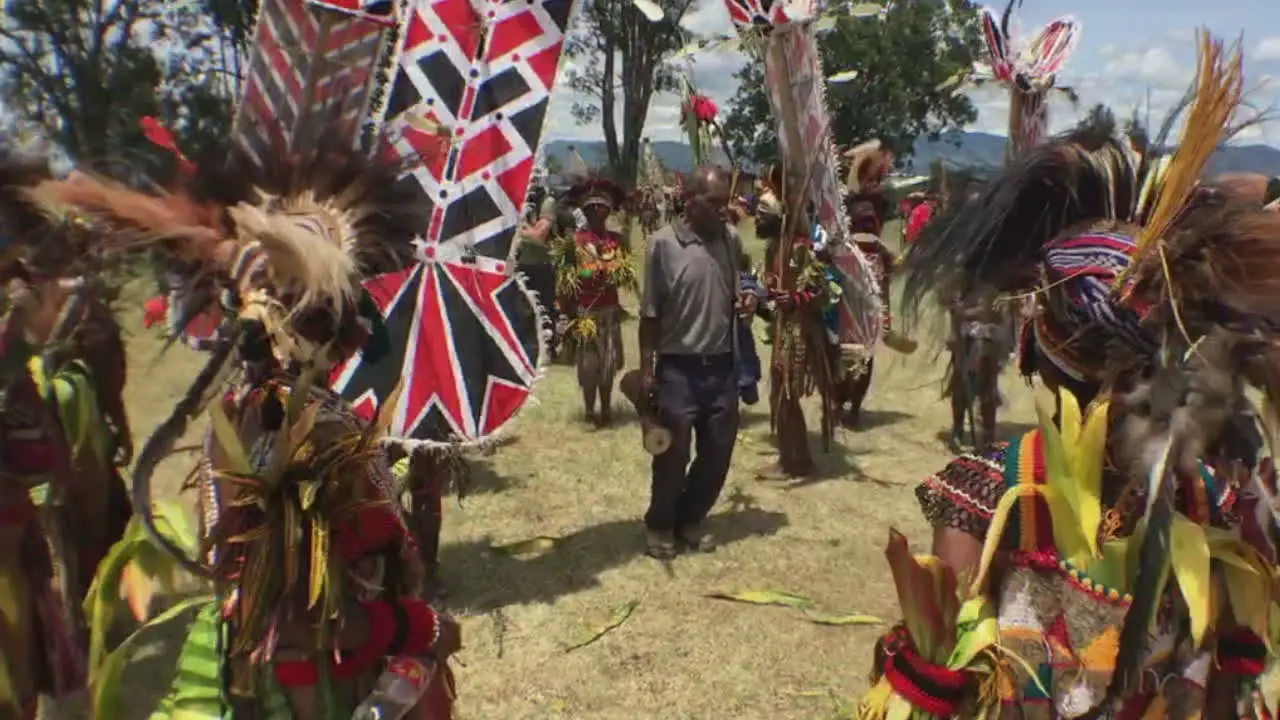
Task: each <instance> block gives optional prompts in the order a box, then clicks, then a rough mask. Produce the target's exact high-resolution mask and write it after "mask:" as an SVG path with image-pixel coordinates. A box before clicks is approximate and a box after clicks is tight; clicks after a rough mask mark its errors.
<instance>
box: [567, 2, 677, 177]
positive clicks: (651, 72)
mask: <svg viewBox="0 0 1280 720" xmlns="http://www.w3.org/2000/svg"><path fill="white" fill-rule="evenodd" d="M654 4H656V5H657V6H658V7H660V8H661V9H662V11H663V13H664V17H663V19H662V20H660V21H659V22H650V21H649V20H648V19H647V18H646V17H645V16H644V15H643V14H641V12H640V11H639V10H637V9H636V7H635V5H634V4H632V1H631V0H586V4H585V6H584V7H583V8H582V11H581V12H580V13H579V17H578V21H577V22H578V25H577V32H575V33H572V34H570V36H569V38H568V39H567V40H566V41H565V54H566V55H567V56H568V57H569V58H570V59H572V60H574V67H573V68H571V69H570V70H569V71H568V73H567V74H566V77H565V80H566V83H567V84H568V86H569V87H570V88H571V89H573V90H574V91H575V92H577V93H578V94H579V96H581V97H583V98H585V99H584V100H582V101H578V102H575V103H574V105H573V115H574V118H575V119H576V120H577V121H578V124H579V125H586V124H588V123H595V122H600V124H601V127H602V128H603V130H604V141H605V149H606V151H607V153H608V160H609V167H610V169H611V170H612V174H613V175H614V177H616V178H617V179H619V180H620V181H623V182H625V183H627V184H631V183H632V182H634V181H635V178H636V171H637V169H638V168H639V166H640V141H641V138H642V137H643V135H644V126H645V119H646V118H647V117H648V115H649V106H650V104H651V103H652V102H653V96H654V95H655V94H656V93H661V92H675V91H677V90H678V89H679V85H678V80H679V75H678V71H677V69H676V67H675V65H674V64H673V63H672V62H670V58H671V56H672V55H673V54H674V53H675V52H676V51H677V50H680V49H681V48H683V47H684V45H685V38H684V33H683V32H682V31H681V29H680V26H679V22H680V19H681V18H682V17H684V15H685V13H687V12H688V11H689V9H690V8H691V7H692V6H693V0H656V2H655V3H654ZM619 120H621V123H622V126H621V127H619V126H618V122H619Z"/></svg>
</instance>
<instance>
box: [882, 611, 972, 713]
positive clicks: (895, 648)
mask: <svg viewBox="0 0 1280 720" xmlns="http://www.w3.org/2000/svg"><path fill="white" fill-rule="evenodd" d="M880 649H881V651H882V652H883V653H884V677H885V679H886V680H888V681H889V685H891V686H892V687H893V689H894V691H895V692H897V693H898V694H899V695H901V696H902V697H903V698H904V699H906V701H907V702H909V703H911V705H912V706H913V707H916V708H918V709H920V710H924V711H925V712H928V713H932V714H934V715H937V716H939V717H951V716H952V715H954V714H955V713H956V712H958V711H959V710H960V704H961V702H963V700H964V697H965V690H966V689H967V688H968V687H969V673H968V672H967V671H964V670H951V669H948V668H945V667H942V666H940V665H935V664H933V663H931V662H929V661H928V660H925V659H924V658H923V657H921V656H920V653H918V652H916V648H915V643H913V642H912V641H911V635H910V634H909V633H907V629H906V628H905V627H903V626H902V625H899V626H897V627H895V628H894V629H893V630H891V631H889V634H888V635H886V636H885V637H884V638H882V639H881V640H880Z"/></svg>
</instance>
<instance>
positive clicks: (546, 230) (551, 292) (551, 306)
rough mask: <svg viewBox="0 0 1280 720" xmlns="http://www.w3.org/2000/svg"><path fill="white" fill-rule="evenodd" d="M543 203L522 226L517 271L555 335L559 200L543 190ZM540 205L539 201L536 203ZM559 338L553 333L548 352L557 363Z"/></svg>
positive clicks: (545, 328)
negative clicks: (554, 236)
mask: <svg viewBox="0 0 1280 720" xmlns="http://www.w3.org/2000/svg"><path fill="white" fill-rule="evenodd" d="M540 190H541V193H540V196H541V202H539V203H538V209H537V214H536V216H535V217H533V218H530V221H529V222H525V223H522V224H521V226H520V238H521V239H520V247H519V249H518V250H517V255H516V269H517V270H519V272H520V273H521V274H522V275H524V278H525V284H526V286H527V287H528V288H529V289H530V290H532V291H534V292H535V293H537V294H538V307H539V308H541V310H542V317H543V323H544V324H545V326H544V330H547V331H551V330H553V329H554V328H555V327H556V324H557V321H558V320H559V312H558V311H557V309H556V302H555V301H556V270H555V265H554V264H553V263H552V260H551V246H550V243H551V235H552V229H553V226H554V224H555V219H556V199H555V198H554V197H553V196H552V195H551V193H550V192H548V191H546V189H545V188H540ZM535 202H537V200H535ZM557 340H558V338H557V337H556V335H555V333H554V332H552V333H551V340H550V341H549V343H548V352H549V353H550V354H551V359H552V360H555V358H556V353H557V351H558V349H559V348H558V345H559V343H558V342H557Z"/></svg>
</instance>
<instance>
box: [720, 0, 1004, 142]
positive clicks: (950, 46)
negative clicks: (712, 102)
mask: <svg viewBox="0 0 1280 720" xmlns="http://www.w3.org/2000/svg"><path fill="white" fill-rule="evenodd" d="M946 2H948V3H949V4H950V6H951V12H950V13H948V12H947V11H946V10H945V8H944V7H943V5H942V3H941V2H904V3H894V4H893V7H892V8H891V9H890V10H889V11H888V12H887V13H885V15H884V17H883V19H882V18H880V17H878V16H872V17H863V18H855V17H848V16H846V17H840V18H839V19H838V20H837V21H836V23H835V28H834V29H832V30H830V31H828V32H825V33H823V34H821V35H820V36H819V40H818V45H819V49H820V51H821V54H822V63H823V71H824V73H825V74H826V75H827V77H831V76H832V75H835V74H836V73H841V72H846V71H850V70H856V71H857V72H858V77H857V79H855V80H853V81H850V82H843V83H835V84H829V85H828V86H827V106H828V108H829V109H830V112H831V129H832V132H833V134H834V139H835V142H836V143H837V144H839V145H842V146H849V145H853V144H856V143H858V142H862V141H864V140H867V139H870V138H879V139H880V140H882V141H883V142H885V143H886V144H887V145H888V146H889V147H891V148H893V149H894V151H895V152H897V154H898V156H899V157H900V158H903V157H906V156H908V155H909V154H910V153H911V151H912V146H913V143H914V142H915V140H916V138H917V137H920V136H922V135H923V136H927V137H929V138H931V139H936V138H938V137H939V136H940V135H941V134H942V133H943V132H946V131H948V130H951V129H954V128H959V127H963V126H964V125H966V124H967V123H970V122H973V121H974V120H975V119H977V111H976V110H975V109H974V107H973V103H972V102H970V100H969V99H968V98H967V97H966V96H964V95H961V94H956V93H954V92H953V91H952V90H951V89H946V88H940V87H939V86H941V85H942V84H943V83H944V82H945V81H947V80H948V79H949V78H952V77H953V76H955V75H956V74H957V73H958V72H961V71H963V70H965V69H966V68H968V67H969V66H970V65H971V64H972V62H973V60H974V59H975V58H977V57H979V53H980V52H982V48H983V45H982V36H981V32H980V28H979V26H978V24H977V16H976V7H975V6H974V5H972V4H970V3H969V2H968V0H946ZM736 77H737V79H738V81H739V85H738V92H737V94H736V95H734V97H733V99H732V100H730V102H729V108H728V116H727V118H726V121H725V132H726V134H727V135H728V136H729V139H730V143H731V144H732V145H733V148H734V150H735V151H736V152H737V153H738V154H739V155H742V156H746V157H750V158H752V159H753V160H755V161H757V162H760V163H766V162H771V161H773V160H775V159H776V158H777V132H776V129H777V123H776V122H775V121H774V118H773V116H772V112H771V111H770V109H769V101H768V97H767V95H766V92H765V85H764V64H763V62H762V61H761V60H753V61H752V62H749V63H747V65H746V66H744V67H743V68H742V70H740V71H739V72H738V74H737V76H736Z"/></svg>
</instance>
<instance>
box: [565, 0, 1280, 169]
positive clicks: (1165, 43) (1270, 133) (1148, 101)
mask: <svg viewBox="0 0 1280 720" xmlns="http://www.w3.org/2000/svg"><path fill="white" fill-rule="evenodd" d="M685 25H686V26H689V27H690V28H693V29H696V30H697V31H698V33H699V34H718V33H725V32H732V28H731V25H730V22H729V18H728V16H727V13H726V12H725V10H724V5H723V0H698V2H697V4H696V6H695V9H694V10H693V11H692V12H691V13H690V14H689V15H688V16H687V17H686V22H685ZM1190 33H1191V31H1190V30H1189V29H1181V30H1179V29H1174V30H1167V31H1164V32H1162V33H1161V34H1159V35H1156V36H1154V37H1151V38H1147V39H1146V42H1142V39H1141V38H1137V39H1136V40H1138V41H1139V42H1135V43H1133V44H1131V45H1127V46H1125V47H1119V46H1115V45H1104V46H1102V47H1100V48H1097V49H1096V50H1092V52H1090V49H1089V47H1088V46H1087V45H1086V46H1082V47H1081V48H1080V50H1079V51H1078V52H1077V53H1076V57H1074V58H1072V59H1071V61H1070V62H1069V63H1068V65H1067V68H1066V71H1065V72H1064V73H1062V74H1061V75H1060V76H1059V78H1058V81H1059V84H1060V85H1069V86H1071V87H1072V88H1073V89H1075V91H1076V92H1077V93H1078V95H1079V98H1080V100H1079V103H1078V104H1077V105H1076V106H1075V107H1072V106H1071V105H1070V103H1069V102H1068V100H1067V98H1066V97H1065V96H1064V95H1061V94H1055V95H1054V97H1053V98H1052V100H1051V103H1052V104H1051V105H1050V108H1049V120H1050V130H1051V131H1052V132H1060V131H1062V130H1065V129H1067V128H1069V127H1071V126H1072V125H1074V124H1075V123H1076V122H1078V121H1079V119H1080V117H1081V116H1082V115H1083V114H1084V113H1085V112H1087V111H1088V110H1089V108H1091V107H1092V106H1093V105H1095V104H1097V103H1104V104H1106V105H1108V106H1110V107H1111V108H1113V109H1114V111H1115V112H1116V114H1117V115H1118V116H1119V117H1120V118H1121V119H1123V118H1126V117H1128V116H1129V114H1130V113H1131V112H1133V111H1134V110H1135V109H1136V110H1137V111H1138V113H1139V115H1141V116H1143V117H1144V118H1145V117H1149V118H1150V124H1151V125H1154V126H1157V127H1158V126H1159V124H1160V123H1161V122H1162V121H1163V120H1164V118H1165V117H1166V116H1167V115H1168V114H1169V112H1170V111H1171V110H1172V108H1173V107H1174V106H1175V105H1176V103H1177V102H1178V101H1179V100H1180V99H1181V97H1182V95H1183V93H1184V92H1185V91H1186V89H1187V87H1188V86H1189V85H1190V82H1191V80H1192V77H1193V73H1194V67H1195V64H1194V56H1193V49H1192V48H1191V47H1190V45H1189V43H1187V42H1185V40H1186V39H1187V38H1189V37H1190ZM1251 59H1254V60H1267V59H1270V60H1280V36H1278V37H1274V38H1269V39H1266V40H1263V41H1262V42H1261V43H1260V44H1259V45H1258V46H1257V48H1256V49H1255V50H1254V52H1253V53H1252V57H1251ZM745 62H746V59H745V57H744V56H743V55H741V54H739V53H736V52H707V53H701V54H699V55H698V56H697V59H696V62H694V63H693V64H692V77H693V80H694V83H695V85H696V86H697V87H698V89H699V90H700V91H701V92H702V93H703V94H705V95H707V96H709V97H711V98H712V99H713V100H715V101H716V103H717V104H719V105H720V107H721V109H722V111H726V110H727V109H728V102H729V99H730V98H731V97H733V94H734V92H735V91H736V89H737V81H736V80H735V79H734V78H733V75H734V73H735V72H737V70H738V69H739V68H741V67H742V65H743V64H744V63H745ZM1248 70H1249V66H1248V64H1246V72H1248ZM561 72H562V73H563V72H564V69H563V68H562V70H561ZM1246 79H1247V83H1246V89H1247V91H1249V94H1248V95H1247V97H1246V102H1248V103H1249V105H1250V107H1252V108H1264V109H1265V108H1269V107H1280V79H1278V78H1276V77H1273V76H1271V75H1267V74H1261V73H1260V74H1257V75H1253V74H1250V75H1247V78H1246ZM970 98H971V99H972V100H973V102H974V104H975V105H976V107H977V109H978V120H977V122H975V123H974V124H972V125H970V126H969V127H968V128H967V129H968V130H972V131H977V132H987V133H992V134H996V135H1004V134H1005V133H1006V132H1007V131H1008V112H1009V96H1008V92H1007V91H1005V90H1001V89H999V88H996V87H987V88H983V89H979V90H975V91H973V92H972V93H970ZM573 100H574V98H573V95H572V93H570V92H569V91H568V90H567V88H565V87H564V85H563V84H561V85H560V86H559V88H558V89H557V90H556V92H555V93H554V94H553V96H552V103H551V109H550V112H549V114H548V118H547V123H546V135H545V137H546V138H547V139H584V140H588V139H589V140H600V139H603V136H604V133H603V130H602V129H601V126H600V122H599V121H598V120H597V121H596V122H595V123H592V124H591V125H590V126H578V125H576V124H575V123H574V121H573V118H572V116H571V114H570V112H569V108H570V106H571V104H572V103H573ZM679 106H680V98H679V97H678V96H677V95H661V96H658V97H655V98H654V99H653V102H652V104H651V106H650V109H649V117H648V121H647V123H646V126H645V134H646V135H647V136H648V137H650V138H651V139H653V140H681V139H683V133H682V130H681V128H680V127H679V125H678V122H679V114H680V111H679ZM1246 112H1249V111H1246ZM1154 129H1155V128H1153V130H1154ZM1235 142H1237V143H1244V144H1250V143H1258V142H1265V143H1268V144H1275V145H1277V146H1280V123H1276V124H1273V125H1271V126H1270V127H1267V126H1262V127H1255V128H1250V129H1249V130H1247V131H1246V132H1245V133H1243V134H1241V135H1240V136H1238V137H1237V138H1236V139H1235Z"/></svg>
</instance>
